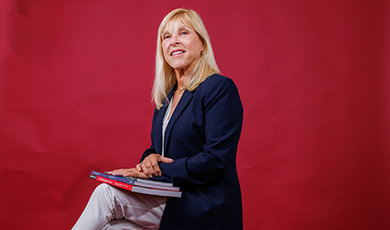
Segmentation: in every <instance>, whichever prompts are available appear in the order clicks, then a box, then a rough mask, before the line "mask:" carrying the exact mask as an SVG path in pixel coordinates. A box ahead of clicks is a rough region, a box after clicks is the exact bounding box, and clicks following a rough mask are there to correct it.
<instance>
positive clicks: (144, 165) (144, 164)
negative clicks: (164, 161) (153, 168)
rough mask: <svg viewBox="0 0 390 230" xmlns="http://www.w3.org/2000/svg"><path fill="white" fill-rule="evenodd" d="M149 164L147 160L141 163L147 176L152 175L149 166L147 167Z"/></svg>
mask: <svg viewBox="0 0 390 230" xmlns="http://www.w3.org/2000/svg"><path fill="white" fill-rule="evenodd" d="M147 165H148V163H147V162H144V163H143V164H142V165H141V168H142V172H143V173H144V174H145V175H146V176H147V177H151V176H152V174H151V173H150V172H149V168H148V167H147Z"/></svg>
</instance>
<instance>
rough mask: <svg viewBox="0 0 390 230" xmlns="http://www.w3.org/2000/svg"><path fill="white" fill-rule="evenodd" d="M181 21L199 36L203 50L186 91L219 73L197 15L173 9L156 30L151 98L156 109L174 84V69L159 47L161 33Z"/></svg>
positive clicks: (206, 35) (207, 38) (186, 10)
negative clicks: (169, 24) (167, 26)
mask: <svg viewBox="0 0 390 230" xmlns="http://www.w3.org/2000/svg"><path fill="white" fill-rule="evenodd" d="M178 20H180V21H182V22H183V23H184V24H185V25H186V26H189V27H191V28H192V29H193V30H194V31H195V32H196V33H197V35H198V36H199V38H200V40H201V42H202V44H203V46H204V50H203V52H202V54H201V56H200V58H199V60H198V63H197V64H196V65H195V67H194V69H193V70H192V74H191V75H192V76H191V77H190V79H189V80H188V81H187V82H186V89H187V90H188V91H193V90H195V89H196V88H197V87H198V86H199V84H200V83H202V82H203V81H204V80H206V78H207V77H208V76H210V75H212V74H214V73H219V69H218V66H217V63H216V62H215V58H214V52H213V49H212V48H211V42H210V38H209V35H208V33H207V30H206V27H205V26H204V24H203V22H202V19H201V18H200V16H199V14H198V13H196V12H195V11H194V10H191V9H181V8H179V9H175V10H172V11H171V12H169V13H168V14H167V15H166V16H165V17H164V19H163V20H162V21H161V24H160V26H159V28H158V35H157V50H156V72H155V78H154V83H153V91H152V97H153V101H154V103H155V104H156V107H157V109H160V108H161V107H162V106H163V105H164V102H165V101H167V100H168V98H167V95H168V93H169V92H170V91H171V90H172V89H173V87H174V86H175V84H176V75H175V71H174V69H173V68H172V67H171V66H169V64H168V63H167V62H166V60H165V58H164V54H163V50H162V47H161V42H162V32H163V30H164V28H165V26H166V25H167V24H168V23H170V22H176V21H178Z"/></svg>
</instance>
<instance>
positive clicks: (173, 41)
mask: <svg viewBox="0 0 390 230" xmlns="http://www.w3.org/2000/svg"><path fill="white" fill-rule="evenodd" d="M179 43H180V40H179V36H177V35H172V37H171V45H172V46H173V45H177V44H179Z"/></svg>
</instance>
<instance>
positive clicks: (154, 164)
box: [152, 161, 161, 176]
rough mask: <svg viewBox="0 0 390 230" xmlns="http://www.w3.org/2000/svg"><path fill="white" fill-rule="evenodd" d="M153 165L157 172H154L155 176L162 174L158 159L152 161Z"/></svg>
mask: <svg viewBox="0 0 390 230" xmlns="http://www.w3.org/2000/svg"><path fill="white" fill-rule="evenodd" d="M152 167H153V169H154V171H155V172H156V174H154V176H161V170H160V166H159V165H158V163H157V161H155V162H153V163H152Z"/></svg>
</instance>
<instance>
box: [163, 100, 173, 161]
mask: <svg viewBox="0 0 390 230" xmlns="http://www.w3.org/2000/svg"><path fill="white" fill-rule="evenodd" d="M172 98H173V97H172ZM172 98H171V100H170V101H169V105H168V108H167V111H166V112H165V115H164V119H163V125H162V150H161V151H162V152H161V155H162V156H164V137H165V129H166V128H167V125H168V123H169V120H170V119H171V117H169V114H170V113H171V109H172Z"/></svg>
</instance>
